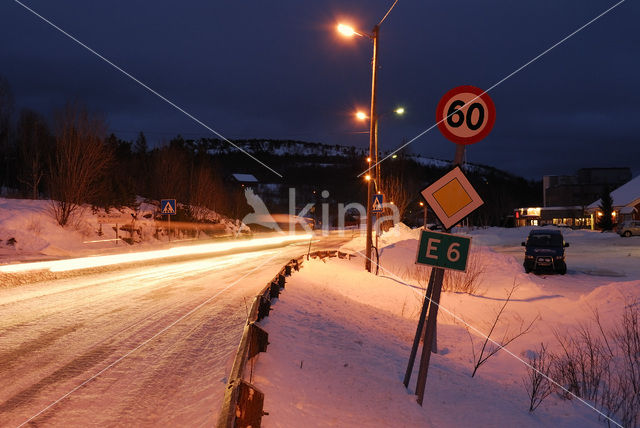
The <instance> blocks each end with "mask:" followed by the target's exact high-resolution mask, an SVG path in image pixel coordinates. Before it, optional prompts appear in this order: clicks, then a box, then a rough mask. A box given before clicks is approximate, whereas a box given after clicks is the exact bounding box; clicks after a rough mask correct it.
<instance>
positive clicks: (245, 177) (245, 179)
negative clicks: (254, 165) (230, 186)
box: [231, 174, 258, 183]
mask: <svg viewBox="0 0 640 428" xmlns="http://www.w3.org/2000/svg"><path fill="white" fill-rule="evenodd" d="M231 175H232V176H233V178H235V179H236V180H237V181H238V182H240V183H257V182H258V179H257V178H256V177H254V176H253V175H251V174H231Z"/></svg>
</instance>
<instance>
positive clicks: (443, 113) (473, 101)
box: [436, 85, 496, 144]
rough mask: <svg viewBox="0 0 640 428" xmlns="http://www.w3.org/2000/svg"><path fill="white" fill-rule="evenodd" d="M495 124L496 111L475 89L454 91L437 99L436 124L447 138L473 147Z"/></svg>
mask: <svg viewBox="0 0 640 428" xmlns="http://www.w3.org/2000/svg"><path fill="white" fill-rule="evenodd" d="M495 121H496V108H495V106H494V104H493V101H492V100H491V98H490V97H489V95H488V94H487V93H484V91H483V90H482V89H479V88H476V87H475V86H469V85H465V86H458V87H457V88H453V89H452V90H450V91H449V92H447V93H446V94H444V96H443V97H442V99H441V100H440V102H439V103H438V108H437V109H436V123H437V124H438V128H439V129H440V132H442V134H444V136H445V137H447V139H449V140H451V141H453V142H454V143H457V144H473V143H477V142H478V141H480V140H482V139H483V138H484V137H486V136H487V135H489V132H491V128H493V124H494V122H495Z"/></svg>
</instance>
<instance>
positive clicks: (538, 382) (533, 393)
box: [522, 343, 553, 412]
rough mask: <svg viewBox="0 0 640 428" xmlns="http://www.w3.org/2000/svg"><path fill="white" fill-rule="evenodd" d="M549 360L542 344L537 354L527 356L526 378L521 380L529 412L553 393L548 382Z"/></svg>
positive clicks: (551, 386) (548, 355)
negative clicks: (527, 399) (527, 400)
mask: <svg viewBox="0 0 640 428" xmlns="http://www.w3.org/2000/svg"><path fill="white" fill-rule="evenodd" d="M551 358H552V357H551V355H550V354H549V352H548V351H547V348H546V347H545V345H544V343H541V344H540V348H539V350H538V351H537V352H533V351H532V352H530V353H529V355H528V360H529V366H528V367H527V376H525V377H524V378H523V379H522V383H523V384H524V387H525V389H526V390H527V394H528V395H529V412H533V411H534V410H536V409H537V408H538V406H539V405H540V404H542V402H543V401H544V399H545V398H547V397H548V396H549V395H550V394H551V392H553V385H552V383H551V382H550V381H549V376H550V373H551Z"/></svg>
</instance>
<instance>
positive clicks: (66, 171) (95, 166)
mask: <svg viewBox="0 0 640 428" xmlns="http://www.w3.org/2000/svg"><path fill="white" fill-rule="evenodd" d="M55 121H56V128H57V129H56V138H55V140H56V143H55V150H54V154H53V156H52V160H51V166H50V177H49V186H50V192H51V197H52V199H53V212H54V216H55V218H56V220H57V221H58V223H59V224H60V225H61V226H64V225H66V224H67V223H68V222H69V219H70V217H71V215H72V214H73V213H74V212H75V211H76V210H77V209H78V207H79V206H80V205H81V204H83V203H86V202H89V201H92V200H94V199H95V195H97V194H99V191H100V186H101V180H102V179H103V176H104V172H105V171H106V169H107V166H108V165H109V162H110V159H111V153H110V152H109V150H107V148H106V146H105V144H104V137H105V133H106V127H105V124H104V121H103V120H102V119H99V118H97V117H92V116H91V115H90V114H89V113H88V112H87V110H86V108H84V107H81V106H78V105H77V104H67V106H66V107H65V108H63V109H62V110H61V111H59V112H57V113H56V117H55Z"/></svg>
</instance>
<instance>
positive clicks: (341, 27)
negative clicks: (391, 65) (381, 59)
mask: <svg viewBox="0 0 640 428" xmlns="http://www.w3.org/2000/svg"><path fill="white" fill-rule="evenodd" d="M397 2H398V0H396V1H395V2H394V3H393V4H392V5H391V7H390V8H389V10H388V11H387V13H386V14H385V15H384V16H383V17H382V19H381V20H380V22H378V24H376V26H374V27H373V32H372V33H371V34H367V33H364V32H359V31H356V30H355V29H354V28H353V27H351V26H349V25H346V24H338V28H337V30H338V32H340V34H342V35H344V36H346V37H353V36H354V35H357V36H360V37H363V36H365V35H366V36H368V37H369V38H370V39H371V40H372V41H373V60H372V61H371V114H370V115H369V117H370V118H371V120H370V125H369V157H370V158H371V159H372V160H373V159H375V161H376V162H377V161H378V150H377V148H378V144H377V135H376V134H377V132H376V131H377V117H376V82H377V76H378V73H377V71H378V39H379V35H380V24H382V22H383V21H384V20H385V19H386V18H387V16H388V15H389V13H390V12H391V9H393V7H394V6H395V5H396V3H397ZM374 150H375V157H374V156H373V153H374ZM369 168H371V167H369ZM371 181H372V180H371V177H369V179H368V180H367V246H366V257H365V262H364V265H365V269H366V270H367V271H369V272H371V250H372V247H373V242H372V236H371V235H372V231H373V223H372V218H371V214H372V213H371V210H372V206H371V205H372V202H373V201H372V199H373V192H372V186H371Z"/></svg>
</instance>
